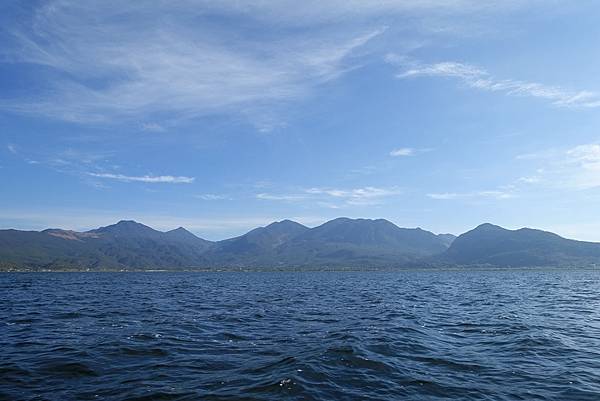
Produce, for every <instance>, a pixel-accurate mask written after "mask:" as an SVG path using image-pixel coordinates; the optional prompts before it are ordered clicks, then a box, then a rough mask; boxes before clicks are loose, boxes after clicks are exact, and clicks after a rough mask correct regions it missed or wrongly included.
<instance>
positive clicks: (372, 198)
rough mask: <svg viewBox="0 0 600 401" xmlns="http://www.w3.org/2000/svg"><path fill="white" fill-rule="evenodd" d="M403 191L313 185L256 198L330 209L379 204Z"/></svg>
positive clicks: (393, 188) (263, 194)
mask: <svg viewBox="0 0 600 401" xmlns="http://www.w3.org/2000/svg"><path fill="white" fill-rule="evenodd" d="M401 193H402V191H401V190H400V189H399V188H397V187H388V188H379V187H371V186H367V187H362V188H350V189H340V188H325V187H313V188H306V189H303V190H301V191H297V192H294V193H283V194H282V193H278V194H272V193H259V194H257V195H256V198H257V199H260V200H267V201H282V202H306V203H308V204H314V205H317V206H321V207H326V208H330V209H339V208H341V207H350V206H368V205H378V204H381V203H382V202H383V200H384V199H385V198H390V197H393V196H397V195H400V194H401Z"/></svg>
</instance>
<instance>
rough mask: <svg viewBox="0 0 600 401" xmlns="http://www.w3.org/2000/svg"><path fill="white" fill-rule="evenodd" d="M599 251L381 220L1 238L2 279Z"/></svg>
mask: <svg viewBox="0 0 600 401" xmlns="http://www.w3.org/2000/svg"><path fill="white" fill-rule="evenodd" d="M595 264H600V244H596V243H590V242H581V241H574V240H568V239H565V238H562V237H559V236H558V235H556V234H552V233H549V232H545V231H540V230H532V229H528V228H523V229H520V230H506V229H504V228H502V227H498V226H494V225H492V224H482V225H481V226H479V227H477V228H475V229H474V230H471V231H469V232H467V233H465V234H462V235H460V236H459V237H454V236H453V235H451V234H439V235H436V234H433V233H431V232H429V231H425V230H422V229H420V228H411V229H408V228H400V227H398V226H396V225H394V224H393V223H391V222H389V221H387V220H383V219H378V220H369V219H349V218H338V219H335V220H331V221H328V222H326V223H324V224H322V225H320V226H318V227H314V228H308V227H305V226H303V225H302V224H299V223H296V222H293V221H291V220H283V221H280V222H275V223H272V224H270V225H268V226H266V227H260V228H256V229H254V230H252V231H249V232H248V233H246V234H244V235H241V236H239V237H235V238H231V239H227V240H223V241H218V242H211V241H206V240H204V239H202V238H199V237H197V236H195V235H194V234H192V233H191V232H189V231H187V230H186V229H184V228H182V227H180V228H177V229H175V230H171V231H167V232H162V231H157V230H154V229H153V228H150V227H148V226H145V225H143V224H140V223H137V222H135V221H120V222H118V223H116V224H113V225H110V226H106V227H101V228H98V229H95V230H91V231H87V232H77V231H70V230H61V229H48V230H44V231H41V232H38V231H18V230H0V269H25V270H88V269H89V270H121V269H124V270H152V269H175V270H176V269H221V268H223V269H245V268H249V269H272V268H278V269H295V268H300V269H306V268H310V269H321V268H357V269H360V268H365V269H367V268H401V267H407V266H410V267H418V266H423V267H426V266H473V265H487V266H498V267H525V266H564V267H569V266H590V265H595Z"/></svg>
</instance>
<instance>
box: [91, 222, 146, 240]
mask: <svg viewBox="0 0 600 401" xmlns="http://www.w3.org/2000/svg"><path fill="white" fill-rule="evenodd" d="M91 232H94V233H101V234H112V235H129V236H140V235H155V234H157V233H158V231H156V230H154V229H153V228H150V227H148V226H146V225H144V224H141V223H138V222H137V221H134V220H120V221H119V222H117V223H115V224H112V225H109V226H105V227H100V228H98V229H96V230H91Z"/></svg>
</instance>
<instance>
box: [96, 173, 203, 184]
mask: <svg viewBox="0 0 600 401" xmlns="http://www.w3.org/2000/svg"><path fill="white" fill-rule="evenodd" d="M88 175H90V176H91V177H96V178H106V179H110V180H117V181H122V182H145V183H149V184H163V183H166V184H191V183H193V182H194V180H195V178H194V177H184V176H172V175H158V176H154V175H143V176H131V175H123V174H111V173H88Z"/></svg>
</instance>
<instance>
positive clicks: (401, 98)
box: [0, 0, 600, 241]
mask: <svg viewBox="0 0 600 401" xmlns="http://www.w3.org/2000/svg"><path fill="white" fill-rule="evenodd" d="M599 15H600V3H599V2H597V1H591V0H580V1H577V2H574V1H567V0H564V1H562V0H547V1H542V0H533V1H531V0H529V1H525V0H506V1H502V2H497V1H482V0H379V1H374V0H319V1H317V0H306V1H302V2H298V1H292V0H280V1H247V2H240V1H236V0H222V1H219V2H212V1H205V0H172V1H149V0H148V1H146V0H140V1H136V2H122V1H116V0H103V1H100V0H98V1H91V0H90V1H80V0H44V1H40V0H32V1H27V2H23V1H19V0H4V1H3V2H2V3H1V4H0V183H1V186H0V188H1V189H0V228H17V229H25V230H40V229H44V228H48V227H61V228H66V229H75V230H87V229H92V228H96V227H99V226H105V225H109V224H113V223H115V222H116V221H118V220H121V219H134V220H137V221H139V222H142V223H144V224H147V225H150V226H152V227H154V228H156V229H160V230H168V229H173V228H176V227H179V226H184V227H186V228H188V229H189V230H190V231H192V232H194V233H195V234H197V235H199V236H201V237H203V238H207V239H211V240H217V239H223V238H227V237H230V236H234V235H239V234H242V233H244V232H246V231H248V230H250V229H252V228H254V227H257V226H263V225H266V224H268V223H270V222H272V221H276V220H281V219H286V218H289V219H293V220H296V221H298V222H300V223H303V224H306V225H308V226H316V225H318V224H321V223H323V222H325V221H327V220H329V219H332V218H335V217H340V216H346V217H353V218H357V217H363V218H386V219H388V220H390V221H392V222H394V223H395V224H397V225H399V226H401V227H421V228H424V229H427V230H430V231H433V232H435V233H447V232H449V233H454V234H460V233H462V232H465V231H467V230H470V229H472V228H474V227H475V226H477V225H479V224H481V223H484V222H491V223H494V224H498V225H502V226H504V227H507V228H512V229H515V228H520V227H533V228H540V229H544V230H549V231H553V232H556V233H558V234H560V235H563V236H566V237H569V238H575V239H581V240H590V241H600V218H599V217H598V216H599V215H598V205H599V202H600V74H598V71H600V51H599V50H600V49H599V43H600V24H598V16H599Z"/></svg>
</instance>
